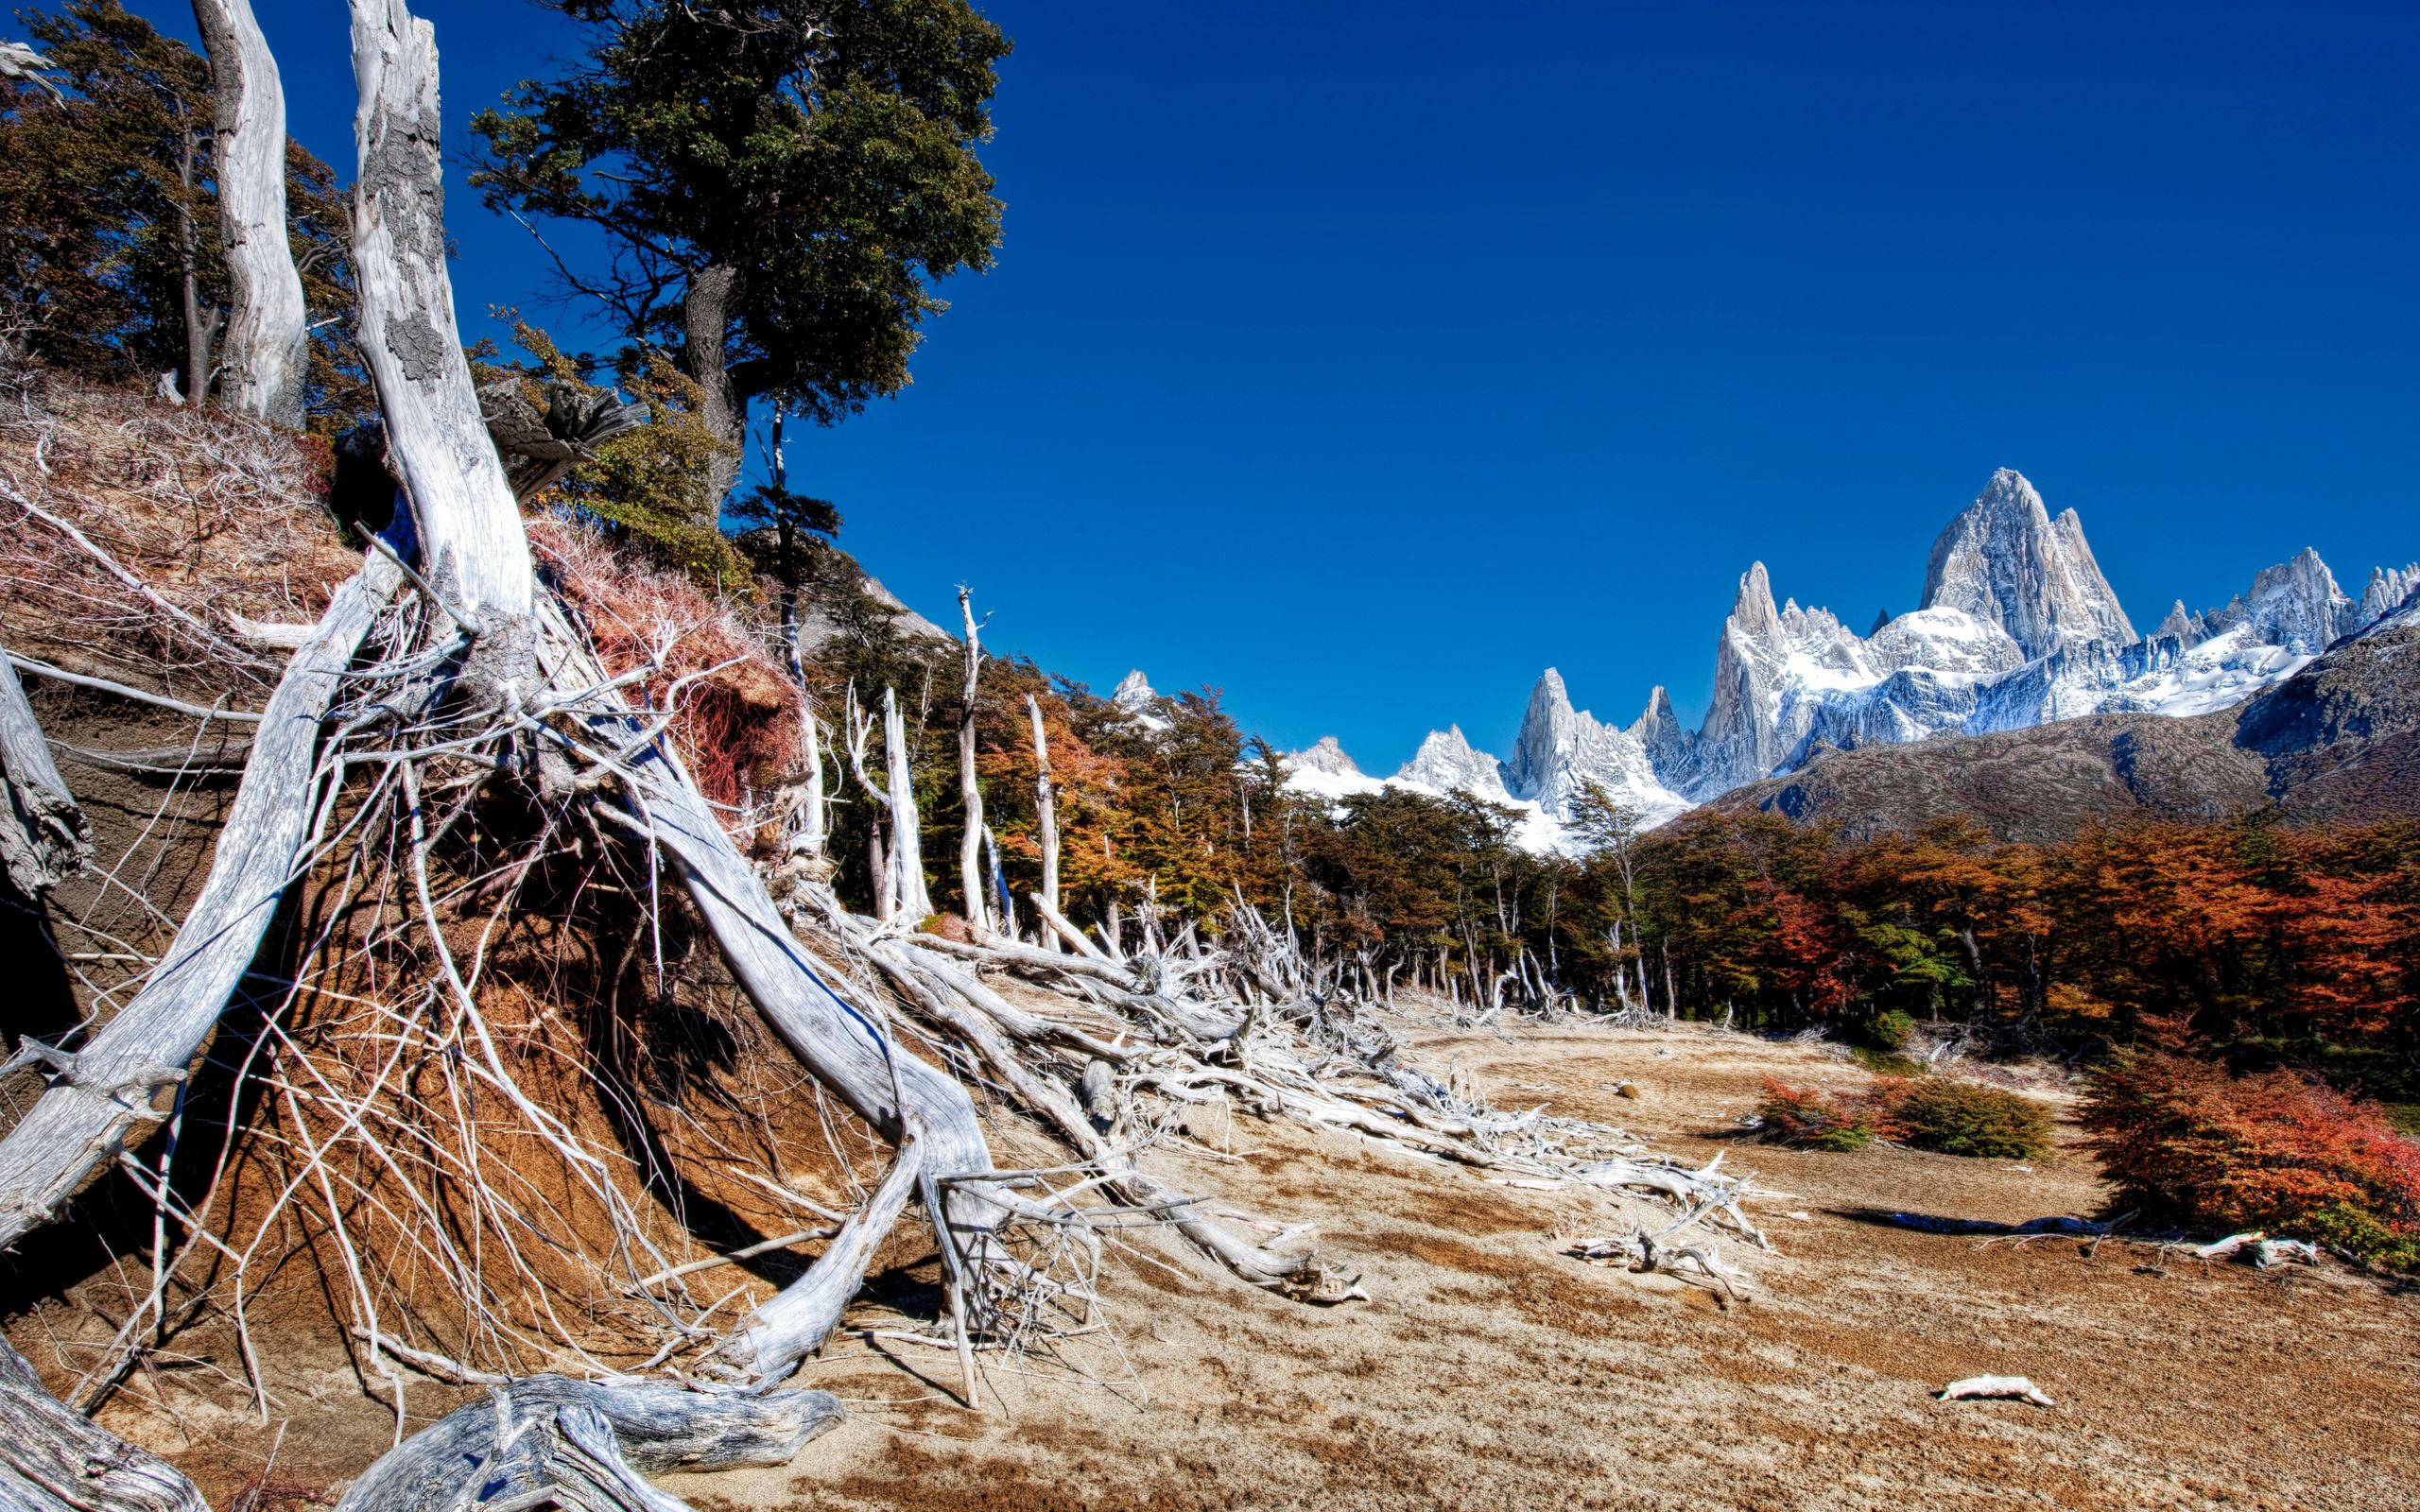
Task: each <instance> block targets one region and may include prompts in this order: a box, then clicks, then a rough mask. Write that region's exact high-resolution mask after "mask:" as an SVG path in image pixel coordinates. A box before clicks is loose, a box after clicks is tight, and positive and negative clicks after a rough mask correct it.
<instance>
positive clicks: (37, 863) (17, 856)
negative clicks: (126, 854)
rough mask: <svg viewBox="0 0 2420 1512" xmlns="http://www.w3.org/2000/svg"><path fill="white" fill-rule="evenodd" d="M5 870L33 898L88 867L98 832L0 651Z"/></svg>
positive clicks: (0, 818)
mask: <svg viewBox="0 0 2420 1512" xmlns="http://www.w3.org/2000/svg"><path fill="white" fill-rule="evenodd" d="M0 787H6V788H7V790H8V791H7V795H6V799H7V800H6V802H5V803H0V870H5V871H7V872H8V874H9V881H10V882H11V883H14V884H15V885H16V888H17V891H18V892H19V893H20V894H22V895H23V896H24V897H26V899H27V900H29V901H34V902H39V901H40V900H41V899H42V897H43V894H44V893H46V892H48V891H49V890H50V889H51V887H52V886H54V885H56V884H58V883H59V882H60V881H61V880H62V879H64V878H67V877H72V876H74V875H75V874H76V873H78V871H81V870H83V869H84V864H85V863H86V862H87V861H90V860H91V859H92V858H93V832H92V828H91V826H89V825H87V824H86V823H85V822H84V811H83V810H82V809H81V808H79V807H78V806H77V803H76V795H75V794H74V793H73V792H71V791H70V790H69V789H68V786H67V780H66V779H65V778H63V777H61V776H60V775H59V766H58V764H56V763H55V762H53V761H52V760H51V759H50V746H49V744H48V743H47V742H45V741H44V740H43V733H42V724H41V722H40V721H39V720H37V719H35V718H34V711H33V705H31V704H29V703H27V702H26V689H25V684H23V683H21V682H19V681H18V680H17V669H16V668H15V667H14V666H13V665H11V664H10V663H9V658H8V656H7V655H6V654H5V653H0Z"/></svg>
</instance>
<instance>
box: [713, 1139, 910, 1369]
mask: <svg viewBox="0 0 2420 1512" xmlns="http://www.w3.org/2000/svg"><path fill="white" fill-rule="evenodd" d="M924 1175H925V1148H924V1143H923V1142H922V1141H921V1140H918V1139H917V1138H916V1137H915V1136H914V1135H912V1134H911V1135H909V1136H908V1141H907V1143H904V1144H902V1145H900V1147H899V1158H898V1160H895V1161H893V1162H892V1163H891V1167H890V1175H889V1176H886V1177H883V1179H882V1184H881V1185H880V1186H878V1187H876V1188H875V1189H874V1194H873V1200H872V1201H871V1202H868V1203H867V1204H866V1205H865V1206H864V1207H863V1208H861V1209H859V1210H858V1211H856V1213H855V1214H854V1215H852V1216H851V1217H850V1219H849V1221H848V1222H847V1223H845V1224H842V1225H841V1226H840V1232H839V1233H838V1235H837V1236H836V1237H835V1238H834V1239H833V1241H832V1247H831V1248H829V1249H827V1250H825V1251H824V1252H823V1257H822V1258H821V1260H818V1261H817V1262H816V1263H814V1264H813V1265H812V1266H810V1267H809V1268H808V1270H807V1273H806V1274H805V1275H804V1276H802V1277H800V1278H799V1279H798V1280H795V1281H792V1282H791V1283H790V1284H789V1285H787V1286H786V1287H784V1288H782V1290H781V1291H779V1292H777V1293H775V1294H774V1295H773V1296H772V1297H770V1298H769V1299H768V1300H767V1301H766V1302H765V1303H764V1305H762V1306H760V1307H758V1308H757V1309H756V1310H755V1311H754V1312H752V1313H751V1314H748V1316H747V1317H745V1318H743V1319H741V1320H740V1323H739V1326H738V1327H737V1328H735V1329H734V1330H732V1332H731V1336H730V1337H728V1338H726V1339H725V1340H723V1342H722V1347H721V1349H720V1350H719V1352H720V1353H721V1355H722V1357H723V1358H724V1359H725V1360H728V1361H730V1362H731V1363H732V1364H734V1365H736V1366H740V1367H741V1368H742V1369H744V1370H746V1371H747V1372H748V1373H749V1374H750V1375H751V1376H752V1377H753V1378H754V1379H756V1380H759V1381H777V1380H779V1379H781V1378H782V1377H783V1376H785V1375H787V1374H788V1373H789V1371H790V1369H791V1367H792V1366H796V1365H797V1364H798V1362H799V1361H801V1360H803V1359H804V1358H805V1357H806V1356H807V1355H809V1354H812V1353H814V1352H815V1351H816V1350H817V1349H821V1348H822V1347H823V1341H824V1340H826V1339H828V1338H830V1337H831V1336H832V1331H833V1330H834V1329H837V1328H838V1327H839V1326H840V1314H841V1313H842V1312H843V1311H845V1310H846V1309H847V1307H848V1305H849V1303H850V1301H851V1299H853V1298H854V1297H856V1295H857V1288H858V1286H859V1285H861V1284H862V1283H863V1282H864V1280H865V1275H866V1270H867V1267H869V1266H870V1265H872V1264H873V1253H874V1250H875V1249H876V1248H877V1247H878V1246H880V1245H881V1244H882V1242H883V1240H884V1239H886V1238H888V1237H889V1236H890V1230H891V1229H892V1228H893V1227H894V1226H895V1225H896V1224H897V1223H898V1222H899V1216H900V1214H901V1213H903V1212H905V1211H908V1198H909V1197H911V1196H913V1195H915V1193H916V1184H917V1182H918V1180H919V1179H920V1178H921V1177H923V1176H924Z"/></svg>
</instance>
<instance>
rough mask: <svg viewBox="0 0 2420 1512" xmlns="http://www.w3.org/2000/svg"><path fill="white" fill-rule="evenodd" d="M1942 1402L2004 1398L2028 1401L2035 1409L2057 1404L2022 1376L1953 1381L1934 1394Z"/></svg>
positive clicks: (1980, 1377) (1969, 1378)
mask: <svg viewBox="0 0 2420 1512" xmlns="http://www.w3.org/2000/svg"><path fill="white" fill-rule="evenodd" d="M1934 1395H1935V1396H1936V1397H1938V1398H1939V1399H1940V1400H1943V1401H1971V1400H1984V1399H1992V1398H2005V1399H2008V1400H2015V1401H2030V1402H2031V1403H2033V1405H2035V1406H2036V1407H2055V1406H2057V1405H2058V1403H2057V1402H2054V1401H2052V1400H2050V1399H2049V1398H2048V1397H2047V1396H2045V1395H2043V1393H2042V1391H2041V1389H2040V1388H2039V1387H2037V1386H2035V1385H2034V1383H2032V1382H2031V1380H2030V1379H2028V1378H2027V1377H2024V1376H1968V1377H1967V1378H1966V1379H1965V1380H1963V1381H1953V1382H1951V1383H1949V1384H1947V1385H1945V1386H1944V1387H1942V1388H1941V1390H1939V1391H1937V1392H1935V1393H1934Z"/></svg>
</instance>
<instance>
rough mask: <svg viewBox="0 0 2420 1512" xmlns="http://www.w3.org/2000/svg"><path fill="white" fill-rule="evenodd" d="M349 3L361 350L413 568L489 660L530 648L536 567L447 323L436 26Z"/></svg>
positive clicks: (507, 674)
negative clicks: (406, 513) (416, 556)
mask: <svg viewBox="0 0 2420 1512" xmlns="http://www.w3.org/2000/svg"><path fill="white" fill-rule="evenodd" d="M352 4H353V72H354V80H355V83H356V86H357V88H358V89H359V91H360V97H361V103H360V106H359V110H358V113H357V114H356V115H355V116H354V137H355V139H356V142H357V144H358V146H359V147H360V151H361V178H360V180H359V182H358V183H357V184H356V185H355V186H354V201H353V256H354V277H355V278H356V279H357V280H358V282H359V283H360V288H361V318H360V322H359V325H358V328H357V335H358V337H359V340H360V344H361V355H362V358H363V361H364V362H365V363H366V364H367V365H368V367H369V369H370V376H371V379H372V382H373V383H374V384H375V385H376V386H377V389H378V404H379V407H380V409H382V410H383V411H384V412H385V414H386V418H387V452H388V455H389V457H390V458H391V459H392V462H393V465H394V467H395V469H396V471H397V472H398V474H399V475H400V476H401V477H402V479H403V484H404V491H405V492H406V494H407V495H409V497H410V499H411V504H412V511H413V514H414V515H415V516H416V517H417V519H418V522H419V524H420V535H421V558H422V561H423V564H424V568H425V574H424V575H425V576H426V577H427V578H428V581H429V582H430V584H431V585H432V586H434V587H435V589H436V590H437V593H439V594H440V595H441V597H442V598H443V599H444V601H445V602H444V606H443V607H444V608H445V609H446V610H448V611H449V612H452V613H454V614H457V615H458V616H462V617H464V618H465V620H466V621H467V623H464V624H463V625H462V628H463V630H464V631H466V632H467V633H469V634H470V635H472V636H474V637H475V638H476V640H477V641H478V642H479V643H480V644H481V646H482V647H483V648H485V649H486V650H488V652H489V654H490V655H491V656H493V655H494V654H496V653H497V652H499V651H501V652H504V653H505V654H506V655H508V656H509V655H510V648H511V647H512V643H514V642H516V641H517V642H518V643H520V648H524V649H526V648H527V646H528V645H529V644H530V629H529V626H528V619H529V613H530V609H531V606H532V604H533V602H534V600H535V596H536V593H537V575H536V574H535V572H533V571H532V570H531V567H530V563H529V541H528V537H527V535H526V534H525V533H524V532H523V530H522V526H521V510H520V508H519V507H518V506H517V505H516V504H515V502H514V500H513V496H512V486H511V484H510V483H509V482H508V481H506V479H505V475H504V464H503V463H502V462H501V461H499V460H498V459H497V457H496V455H495V446H494V443H493V442H492V441H490V440H489V439H488V432H487V423H486V421H484V420H483V419H482V418H481V416H480V412H479V396H478V390H477V388H476V387H475V386H474V385H473V384H472V382H471V368H470V364H469V363H468V362H467V361H465V360H464V358H463V356H462V344H461V341H460V339H459V336H458V330H459V328H458V326H457V325H456V323H455V319H454V288H453V283H452V282H451V280H449V279H448V277H447V276H446V272H445V191H444V187H443V185H442V183H441V171H442V164H441V160H440V158H439V141H440V136H439V125H440V120H441V117H440V113H439V109H438V97H437V40H436V34H435V32H434V31H433V30H432V29H431V27H430V26H429V24H428V23H427V22H425V21H423V20H420V19H419V18H417V17H415V16H414V15H413V14H412V13H411V11H410V10H409V9H406V6H405V5H404V3H403V0H352ZM514 670H515V669H511V668H510V667H507V668H504V669H501V677H502V678H503V679H505V680H510V679H511V678H512V677H513V675H514Z"/></svg>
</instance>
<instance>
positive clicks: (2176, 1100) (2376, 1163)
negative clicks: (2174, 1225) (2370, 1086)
mask: <svg viewBox="0 0 2420 1512" xmlns="http://www.w3.org/2000/svg"><path fill="white" fill-rule="evenodd" d="M2083 1125H2084V1127H2085V1129H2086V1130H2087V1131H2089V1133H2090V1136H2091V1141H2090V1143H2091V1148H2092V1150H2093V1152H2094V1153H2095V1154H2096V1155H2098V1156H2100V1160H2101V1162H2102V1165H2103V1167H2104V1169H2105V1170H2106V1171H2107V1173H2108V1175H2109V1177H2110V1179H2111V1180H2112V1181H2113V1182H2115V1183H2116V1184H2117V1186H2118V1192H2119V1200H2120V1201H2121V1202H2123V1203H2126V1204H2129V1205H2133V1206H2137V1207H2140V1208H2142V1209H2144V1210H2145V1211H2148V1212H2150V1213H2152V1214H2154V1215H2156V1216H2159V1217H2164V1218H2169V1219H2174V1220H2178V1221H2181V1222H2184V1223H2187V1224H2189V1225H2193V1226H2196V1227H2202V1228H2208V1229H2268V1230H2270V1231H2273V1232H2275V1233H2279V1234H2283V1235H2290V1236H2292V1237H2294V1238H2298V1239H2310V1240H2316V1241H2319V1242H2321V1243H2324V1244H2330V1245H2334V1246H2338V1247H2340V1248H2342V1249H2344V1250H2347V1251H2349V1252H2351V1253H2353V1254H2356V1255H2359V1256H2361V1257H2362V1258H2363V1259H2365V1260H2369V1261H2371V1262H2373V1263H2377V1264H2379V1265H2383V1266H2386V1267H2388V1268H2390V1269H2394V1270H2401V1271H2420V1143H2414V1142H2412V1141H2411V1140H2408V1139H2404V1138H2402V1137H2401V1136H2399V1135H2397V1134H2396V1133H2395V1132H2394V1129H2393V1128H2392V1127H2390V1126H2389V1125H2388V1124H2387V1122H2386V1120H2385V1118H2384V1116H2383V1115H2382V1114H2381V1112H2380V1111H2379V1109H2378V1108H2377V1105H2376V1104H2370V1103H2357V1102H2353V1101H2351V1100H2350V1099H2347V1098H2345V1097H2342V1096H2341V1095H2339V1094H2338V1093H2336V1092H2335V1091H2330V1090H2329V1089H2328V1088H2327V1087H2326V1086H2325V1085H2324V1084H2322V1083H2319V1082H2316V1081H2313V1080H2310V1079H2308V1078H2307V1077H2304V1076H2300V1075H2297V1074H2293V1073H2291V1072H2284V1071H2274V1072H2268V1073H2265V1074H2259V1075H2252V1076H2235V1075H2230V1074H2228V1073H2227V1072H2226V1070H2225V1069H2224V1068H2222V1067H2219V1066H2213V1065H2209V1064H2206V1063H2204V1062H2202V1061H2197V1060H2188V1059H2186V1058H2184V1057H2178V1056H2170V1055H2161V1054H2139V1055H2134V1056H2129V1057H2125V1058H2123V1059H2121V1060H2119V1061H2118V1062H2117V1063H2115V1064H2113V1065H2111V1066H2108V1067H2106V1068H2104V1069H2103V1070H2101V1071H2100V1072H2098V1073H2096V1074H2094V1076H2093V1078H2092V1080H2091V1082H2090V1083H2089V1084H2088V1086H2087V1089H2086V1091H2085V1096H2084V1103H2083Z"/></svg>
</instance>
